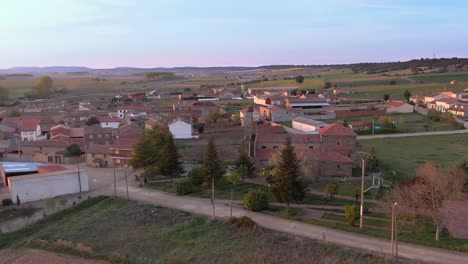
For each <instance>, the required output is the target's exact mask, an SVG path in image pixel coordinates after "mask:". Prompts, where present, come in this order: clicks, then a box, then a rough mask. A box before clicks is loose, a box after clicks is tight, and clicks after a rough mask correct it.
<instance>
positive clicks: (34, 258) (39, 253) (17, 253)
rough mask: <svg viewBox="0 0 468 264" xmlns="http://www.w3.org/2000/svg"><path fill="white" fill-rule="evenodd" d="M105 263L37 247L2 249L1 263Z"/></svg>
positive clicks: (0, 251) (0, 254)
mask: <svg viewBox="0 0 468 264" xmlns="http://www.w3.org/2000/svg"><path fill="white" fill-rule="evenodd" d="M34 263H47V264H63V263H67V264H105V263H107V262H106V261H102V260H94V259H85V258H80V257H77V256H71V255H64V254H58V253H53V252H49V251H43V250H37V249H20V250H11V249H7V250H0V264H34Z"/></svg>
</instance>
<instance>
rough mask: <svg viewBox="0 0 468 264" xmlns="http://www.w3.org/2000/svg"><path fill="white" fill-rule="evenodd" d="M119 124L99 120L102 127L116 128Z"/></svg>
mask: <svg viewBox="0 0 468 264" xmlns="http://www.w3.org/2000/svg"><path fill="white" fill-rule="evenodd" d="M119 125H120V122H101V127H102V128H106V127H110V128H114V129H117V128H119Z"/></svg>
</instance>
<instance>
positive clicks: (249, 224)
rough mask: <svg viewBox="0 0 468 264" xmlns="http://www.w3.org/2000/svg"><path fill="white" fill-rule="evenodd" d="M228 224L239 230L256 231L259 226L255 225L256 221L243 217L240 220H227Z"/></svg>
mask: <svg viewBox="0 0 468 264" xmlns="http://www.w3.org/2000/svg"><path fill="white" fill-rule="evenodd" d="M227 224H229V225H231V226H235V227H236V228H239V229H248V230H254V229H255V228H257V224H256V223H255V221H254V220H252V219H251V218H249V217H247V216H242V217H240V218H237V217H232V218H229V220H227Z"/></svg>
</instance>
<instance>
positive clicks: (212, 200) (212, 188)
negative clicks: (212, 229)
mask: <svg viewBox="0 0 468 264" xmlns="http://www.w3.org/2000/svg"><path fill="white" fill-rule="evenodd" d="M214 183H215V180H214V176H211V204H212V205H213V219H214V218H215V197H214V190H215V186H214Z"/></svg>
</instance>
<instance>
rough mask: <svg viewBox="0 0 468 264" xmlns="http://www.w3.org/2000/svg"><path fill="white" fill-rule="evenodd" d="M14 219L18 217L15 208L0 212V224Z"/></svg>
mask: <svg viewBox="0 0 468 264" xmlns="http://www.w3.org/2000/svg"><path fill="white" fill-rule="evenodd" d="M16 217H18V210H16V208H11V209H6V210H2V211H0V223H2V222H6V221H8V220H11V219H15V218H16Z"/></svg>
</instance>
